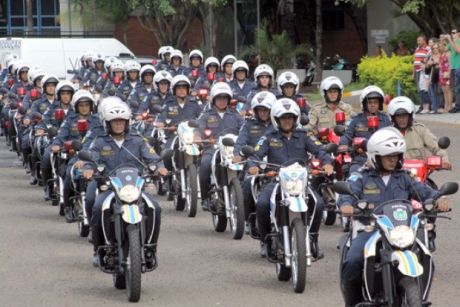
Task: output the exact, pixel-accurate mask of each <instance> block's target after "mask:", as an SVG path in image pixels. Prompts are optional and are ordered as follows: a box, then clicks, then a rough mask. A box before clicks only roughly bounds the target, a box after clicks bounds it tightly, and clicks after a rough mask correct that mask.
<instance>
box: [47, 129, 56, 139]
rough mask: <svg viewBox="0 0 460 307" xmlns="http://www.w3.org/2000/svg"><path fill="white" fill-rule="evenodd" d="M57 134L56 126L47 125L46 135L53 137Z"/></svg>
mask: <svg viewBox="0 0 460 307" xmlns="http://www.w3.org/2000/svg"><path fill="white" fill-rule="evenodd" d="M57 134H58V129H57V128H56V127H54V126H53V127H49V128H48V137H49V138H54V137H55V136H56V135H57Z"/></svg>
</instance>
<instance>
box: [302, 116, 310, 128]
mask: <svg viewBox="0 0 460 307" xmlns="http://www.w3.org/2000/svg"><path fill="white" fill-rule="evenodd" d="M309 122H310V119H309V118H308V116H307V114H302V115H301V116H300V124H301V125H302V126H306V125H308V123H309Z"/></svg>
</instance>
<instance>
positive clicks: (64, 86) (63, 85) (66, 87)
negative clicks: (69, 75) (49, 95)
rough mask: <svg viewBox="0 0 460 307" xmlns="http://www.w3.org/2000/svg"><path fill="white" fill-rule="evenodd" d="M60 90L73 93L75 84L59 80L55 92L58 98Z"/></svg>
mask: <svg viewBox="0 0 460 307" xmlns="http://www.w3.org/2000/svg"><path fill="white" fill-rule="evenodd" d="M60 91H68V92H71V93H72V95H73V94H74V93H75V85H74V84H73V83H72V82H70V81H68V80H63V81H59V83H58V84H57V86H56V94H57V96H58V99H60V97H59V92H60Z"/></svg>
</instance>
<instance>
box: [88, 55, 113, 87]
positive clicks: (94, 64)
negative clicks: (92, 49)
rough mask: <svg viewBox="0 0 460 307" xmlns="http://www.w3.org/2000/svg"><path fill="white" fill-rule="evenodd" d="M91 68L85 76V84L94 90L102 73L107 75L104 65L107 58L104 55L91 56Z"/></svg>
mask: <svg viewBox="0 0 460 307" xmlns="http://www.w3.org/2000/svg"><path fill="white" fill-rule="evenodd" d="M91 56H92V58H91V61H90V65H91V66H90V67H88V69H87V71H86V73H85V75H84V76H83V81H82V82H83V84H84V85H85V86H88V87H90V88H94V87H95V85H96V84H97V81H98V79H99V76H100V75H101V74H102V73H104V72H105V73H106V72H107V71H106V70H105V67H104V63H105V56H104V55H103V54H102V53H95V54H93V55H91Z"/></svg>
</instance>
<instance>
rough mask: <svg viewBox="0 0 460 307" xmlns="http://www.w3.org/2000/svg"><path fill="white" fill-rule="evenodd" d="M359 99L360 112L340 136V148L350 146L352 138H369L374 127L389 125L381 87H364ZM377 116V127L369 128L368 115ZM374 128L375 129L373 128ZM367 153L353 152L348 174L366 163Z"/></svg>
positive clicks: (343, 148)
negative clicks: (384, 110)
mask: <svg viewBox="0 0 460 307" xmlns="http://www.w3.org/2000/svg"><path fill="white" fill-rule="evenodd" d="M359 100H360V101H361V111H362V112H361V113H359V114H358V115H357V116H355V117H353V119H352V120H351V122H350V124H349V125H348V128H347V130H346V131H345V134H344V135H343V136H342V137H341V138H340V145H344V146H343V147H342V150H345V149H347V148H348V146H351V144H352V142H353V138H355V137H360V138H365V139H366V140H369V138H370V137H371V135H372V134H373V133H374V132H375V131H376V129H379V128H384V127H387V126H391V121H390V117H389V116H388V115H387V114H386V113H384V112H383V100H384V94H383V91H382V89H381V88H379V87H378V86H375V85H370V86H368V87H366V88H364V89H363V90H362V92H361V95H360V97H359ZM370 116H377V117H378V127H376V128H372V129H369V127H368V117H370ZM373 129H375V130H373ZM366 160H367V155H366V153H365V152H364V151H363V152H360V153H358V152H353V161H352V162H351V167H350V174H351V173H353V172H355V171H357V170H358V169H359V168H360V167H361V166H363V165H364V164H365V163H366Z"/></svg>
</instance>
